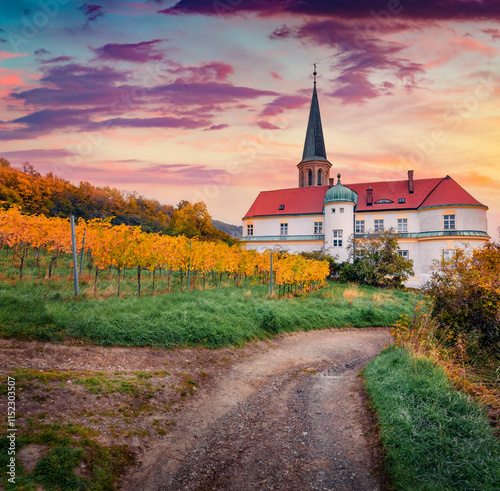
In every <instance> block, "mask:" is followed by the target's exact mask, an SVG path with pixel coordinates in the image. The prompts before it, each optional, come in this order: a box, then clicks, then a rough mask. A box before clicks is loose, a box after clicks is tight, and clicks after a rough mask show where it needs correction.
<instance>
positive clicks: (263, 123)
mask: <svg viewBox="0 0 500 491" xmlns="http://www.w3.org/2000/svg"><path fill="white" fill-rule="evenodd" d="M257 126H258V127H259V128H262V129H263V130H280V129H281V128H280V127H279V126H276V125H275V124H273V123H270V122H269V121H257Z"/></svg>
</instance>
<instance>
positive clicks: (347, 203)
mask: <svg viewBox="0 0 500 491" xmlns="http://www.w3.org/2000/svg"><path fill="white" fill-rule="evenodd" d="M337 178H338V182H337V184H335V186H333V187H331V188H330V189H329V190H328V191H327V192H326V194H325V200H324V204H323V209H324V213H325V253H326V254H331V255H332V256H338V258H339V261H340V262H344V261H347V260H348V259H349V255H348V252H347V240H348V238H349V236H350V235H352V234H353V233H354V210H355V207H356V204H357V202H358V195H357V193H356V192H354V191H353V190H352V189H349V188H348V187H346V186H344V185H343V184H342V183H341V182H340V174H337Z"/></svg>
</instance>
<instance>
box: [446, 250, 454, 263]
mask: <svg viewBox="0 0 500 491" xmlns="http://www.w3.org/2000/svg"><path fill="white" fill-rule="evenodd" d="M443 259H444V260H445V261H449V260H450V259H455V249H443Z"/></svg>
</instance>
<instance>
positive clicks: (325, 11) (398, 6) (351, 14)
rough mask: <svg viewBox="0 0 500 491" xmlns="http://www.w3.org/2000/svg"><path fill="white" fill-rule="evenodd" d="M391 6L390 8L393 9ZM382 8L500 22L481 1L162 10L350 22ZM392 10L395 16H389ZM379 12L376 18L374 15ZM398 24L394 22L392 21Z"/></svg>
mask: <svg viewBox="0 0 500 491" xmlns="http://www.w3.org/2000/svg"><path fill="white" fill-rule="evenodd" d="M389 5H390V7H389ZM381 8H382V10H385V9H387V14H389V15H391V12H392V17H399V18H405V19H416V20H422V19H425V20H427V19H430V20H432V19H436V20H451V19H456V20H467V19H500V4H499V2H497V1H495V0H493V1H482V2H479V1H477V0H461V1H460V2H457V1H456V0H441V1H440V2H435V1H433V0H420V1H418V2H397V3H394V2H392V3H390V4H388V3H387V2H384V3H381V4H380V5H379V8H377V5H376V4H374V2H373V1H370V0H362V1H359V2H352V1H350V0H337V1H335V2H318V1H314V0H289V1H283V2H256V1H247V2H220V4H217V3H214V2H213V1H212V0H180V1H178V2H177V3H176V4H175V5H174V6H173V7H169V8H166V9H163V10H160V11H159V12H158V13H160V14H165V15H183V14H184V15H185V14H204V15H213V16H234V15H236V16H237V15H244V14H246V13H248V12H251V13H255V14H257V15H259V16H262V17H270V16H276V17H283V16H284V15H286V14H288V15H295V16H300V17H304V16H318V17H327V16H331V17H338V18H348V19H363V18H365V19H373V18H375V16H376V13H377V12H378V11H379V10H380V9H381ZM389 9H390V10H391V12H389ZM371 12H375V15H373V14H371ZM392 20H394V19H392Z"/></svg>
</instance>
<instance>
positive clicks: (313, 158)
mask: <svg viewBox="0 0 500 491" xmlns="http://www.w3.org/2000/svg"><path fill="white" fill-rule="evenodd" d="M313 75H314V88H313V94H312V100H311V108H310V110H309V120H308V122H307V130H306V140H305V142H304V151H303V153H302V160H301V161H300V163H299V164H298V165H297V167H298V168H299V187H301V188H302V187H310V186H327V185H328V184H329V180H330V168H331V166H332V164H331V163H330V162H328V160H327V158H326V149H325V140H324V138H323V128H322V126H321V115H320V112H319V102H318V93H317V91H316V75H317V72H316V63H315V64H314V72H313Z"/></svg>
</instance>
